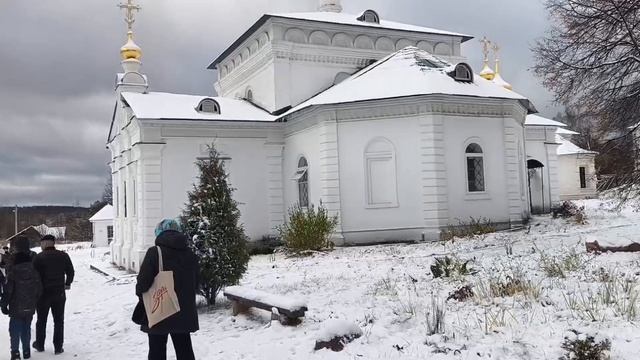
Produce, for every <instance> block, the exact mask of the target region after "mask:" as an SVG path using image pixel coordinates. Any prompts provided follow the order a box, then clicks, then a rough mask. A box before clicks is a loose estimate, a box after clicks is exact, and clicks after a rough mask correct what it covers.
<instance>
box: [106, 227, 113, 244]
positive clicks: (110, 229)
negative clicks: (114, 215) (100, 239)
mask: <svg viewBox="0 0 640 360" xmlns="http://www.w3.org/2000/svg"><path fill="white" fill-rule="evenodd" d="M107 241H108V242H109V244H111V242H112V241H113V226H107Z"/></svg>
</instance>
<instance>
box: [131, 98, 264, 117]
mask: <svg viewBox="0 0 640 360" xmlns="http://www.w3.org/2000/svg"><path fill="white" fill-rule="evenodd" d="M122 97H123V99H124V101H125V102H126V103H127V104H128V105H129V106H130V107H131V110H132V111H133V113H134V115H135V116H136V117H137V118H138V119H166V120H219V121H274V120H275V119H276V117H275V116H273V115H271V114H269V113H268V112H266V111H264V110H262V109H260V108H259V107H257V106H255V105H253V104H251V103H250V102H248V101H245V100H237V99H230V98H223V97H212V96H199V95H182V94H171V93H162V92H150V93H142V94H141V93H132V92H124V93H122ZM204 99H213V100H215V101H216V102H217V103H218V104H219V106H220V114H212V113H205V112H200V111H197V110H196V107H197V106H198V104H200V102H201V101H202V100H204Z"/></svg>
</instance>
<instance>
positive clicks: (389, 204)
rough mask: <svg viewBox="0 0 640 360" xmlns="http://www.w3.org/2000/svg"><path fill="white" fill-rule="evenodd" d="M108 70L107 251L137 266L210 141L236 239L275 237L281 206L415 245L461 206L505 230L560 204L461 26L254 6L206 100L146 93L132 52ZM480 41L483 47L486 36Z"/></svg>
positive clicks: (549, 130)
mask: <svg viewBox="0 0 640 360" xmlns="http://www.w3.org/2000/svg"><path fill="white" fill-rule="evenodd" d="M122 7H123V8H125V9H126V10H127V21H128V23H129V41H128V42H127V43H126V44H125V46H124V47H123V48H122V49H121V54H122V58H123V60H122V66H123V69H124V71H123V73H121V74H119V75H118V77H117V81H116V106H115V110H114V114H113V119H112V125H111V130H110V133H109V137H108V144H107V145H108V148H109V150H110V151H111V154H112V161H111V163H110V166H111V170H112V174H113V184H114V185H113V188H114V207H115V214H114V215H115V221H114V224H115V233H114V241H113V242H112V244H111V248H112V260H113V262H114V263H115V264H117V265H119V266H122V267H124V268H127V269H131V270H134V271H135V270H137V269H138V267H139V265H140V262H141V260H142V258H143V256H144V254H145V252H146V249H147V248H148V247H150V246H153V244H154V240H155V239H154V227H155V225H156V224H157V223H158V222H159V221H160V220H161V219H162V218H175V217H177V216H179V215H180V214H181V212H182V209H183V207H184V204H185V203H186V200H187V192H188V191H189V190H190V189H191V188H192V186H193V183H194V182H195V181H196V178H197V169H196V166H195V164H194V162H195V161H196V159H198V158H201V157H205V156H206V155H207V146H208V145H210V144H212V143H213V144H215V146H216V147H217V149H218V150H219V151H220V152H221V154H222V156H223V158H224V160H225V166H226V170H227V171H228V172H229V178H230V181H231V183H232V185H233V187H235V188H236V189H237V190H236V192H235V193H234V196H235V199H236V200H237V201H238V202H239V203H240V211H241V213H242V222H243V224H244V226H245V229H246V232H247V235H248V236H249V237H250V238H251V239H253V240H259V239H261V238H262V237H263V236H265V235H274V234H275V230H274V228H275V227H276V226H278V225H280V224H282V223H283V222H284V221H285V220H286V214H287V210H288V209H289V208H290V207H291V206H292V205H294V204H300V205H302V206H310V205H312V204H316V205H317V204H320V203H322V204H323V205H324V206H325V207H327V208H328V209H329V210H330V212H331V213H333V214H336V215H338V217H339V220H340V224H339V227H338V229H337V231H336V233H335V234H334V241H335V242H336V243H337V244H338V245H353V244H369V243H379V242H393V241H429V240H435V239H438V238H439V234H440V232H441V230H442V229H443V228H446V227H447V226H448V225H450V224H458V222H459V221H467V220H468V219H469V218H470V217H474V218H487V219H490V220H491V221H493V222H494V223H497V224H500V226H501V227H503V228H510V227H517V226H519V225H522V224H523V222H525V221H526V220H527V219H528V218H529V216H530V215H531V213H532V212H534V213H536V212H546V211H549V210H550V208H551V206H553V205H554V204H557V203H558V202H559V201H560V179H559V169H558V167H559V158H558V148H559V147H560V146H561V145H562V144H560V143H558V142H557V141H556V136H557V134H556V132H557V131H558V129H559V128H561V127H563V124H560V123H557V122H553V121H552V120H548V119H544V118H541V117H538V116H536V115H533V114H535V113H536V109H535V107H534V105H533V104H532V103H531V102H530V101H529V100H528V99H527V98H526V97H525V96H522V95H520V94H518V93H516V92H514V91H512V90H511V87H510V85H509V84H507V83H506V81H504V80H503V79H502V77H501V76H500V74H499V72H498V71H497V70H498V69H496V71H495V72H494V71H493V70H492V69H490V68H489V67H488V58H487V59H486V61H485V68H484V69H483V71H482V72H481V74H480V75H476V74H474V72H473V70H472V69H471V67H470V66H469V65H467V64H466V58H465V56H464V54H462V53H461V44H463V43H464V42H466V41H469V40H471V39H472V37H471V36H468V35H465V34H459V33H456V32H450V31H442V30H436V29H431V28H425V27H420V26H414V25H407V24H401V23H397V22H392V21H388V20H386V19H384V18H382V17H381V16H380V14H378V13H377V12H375V11H373V10H367V11H364V12H363V13H361V14H346V13H343V12H342V7H341V5H340V1H337V0H323V1H321V2H320V7H319V9H318V11H316V12H309V13H290V14H265V15H264V16H262V17H261V18H260V19H259V20H258V21H257V22H256V23H255V24H254V25H253V26H251V28H249V29H248V30H247V31H246V32H245V33H244V34H242V35H241V36H240V37H239V38H238V39H237V40H236V41H235V42H234V43H233V44H231V45H230V46H229V47H228V48H227V50H225V51H224V52H223V53H222V54H221V55H220V56H219V57H218V58H216V59H215V60H214V61H213V62H212V63H211V65H210V66H209V69H212V70H215V71H217V74H218V80H217V83H216V84H215V87H216V90H217V93H218V94H219V96H195V95H183V94H172V93H161V92H151V91H150V85H149V84H150V80H152V79H147V77H146V76H145V75H144V73H143V71H142V64H141V61H140V60H141V56H142V51H141V49H140V47H138V46H137V45H136V44H135V42H134V40H133V33H132V32H131V25H132V24H133V21H134V18H133V11H135V10H137V9H139V8H138V7H137V6H136V5H133V4H132V0H128V4H125V5H122ZM485 48H486V46H485Z"/></svg>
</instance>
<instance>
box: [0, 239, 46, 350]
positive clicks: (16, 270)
mask: <svg viewBox="0 0 640 360" xmlns="http://www.w3.org/2000/svg"><path fill="white" fill-rule="evenodd" d="M14 246H16V252H15V253H14V255H13V259H12V265H11V267H10V268H9V269H8V272H7V282H6V284H5V286H4V293H3V295H2V298H1V299H0V308H1V310H2V313H3V314H5V315H9V318H10V320H9V336H10V338H11V360H20V343H21V342H22V356H23V357H24V358H25V359H30V358H31V348H30V346H29V344H30V342H31V321H32V320H33V315H34V314H35V312H36V305H37V303H38V299H39V298H40V295H41V294H42V281H41V279H40V274H38V272H37V271H36V269H35V267H34V266H33V262H32V260H31V254H30V249H29V239H27V238H24V237H19V238H17V239H16V241H15V245H14Z"/></svg>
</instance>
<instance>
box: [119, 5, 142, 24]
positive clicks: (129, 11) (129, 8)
mask: <svg viewBox="0 0 640 360" xmlns="http://www.w3.org/2000/svg"><path fill="white" fill-rule="evenodd" d="M118 7H119V8H120V9H125V10H126V15H125V18H124V22H126V23H127V27H128V28H129V31H131V30H132V28H133V23H135V22H136V17H135V15H134V11H140V9H142V7H140V5H135V4H134V3H133V0H127V3H126V4H125V3H120V4H118Z"/></svg>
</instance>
